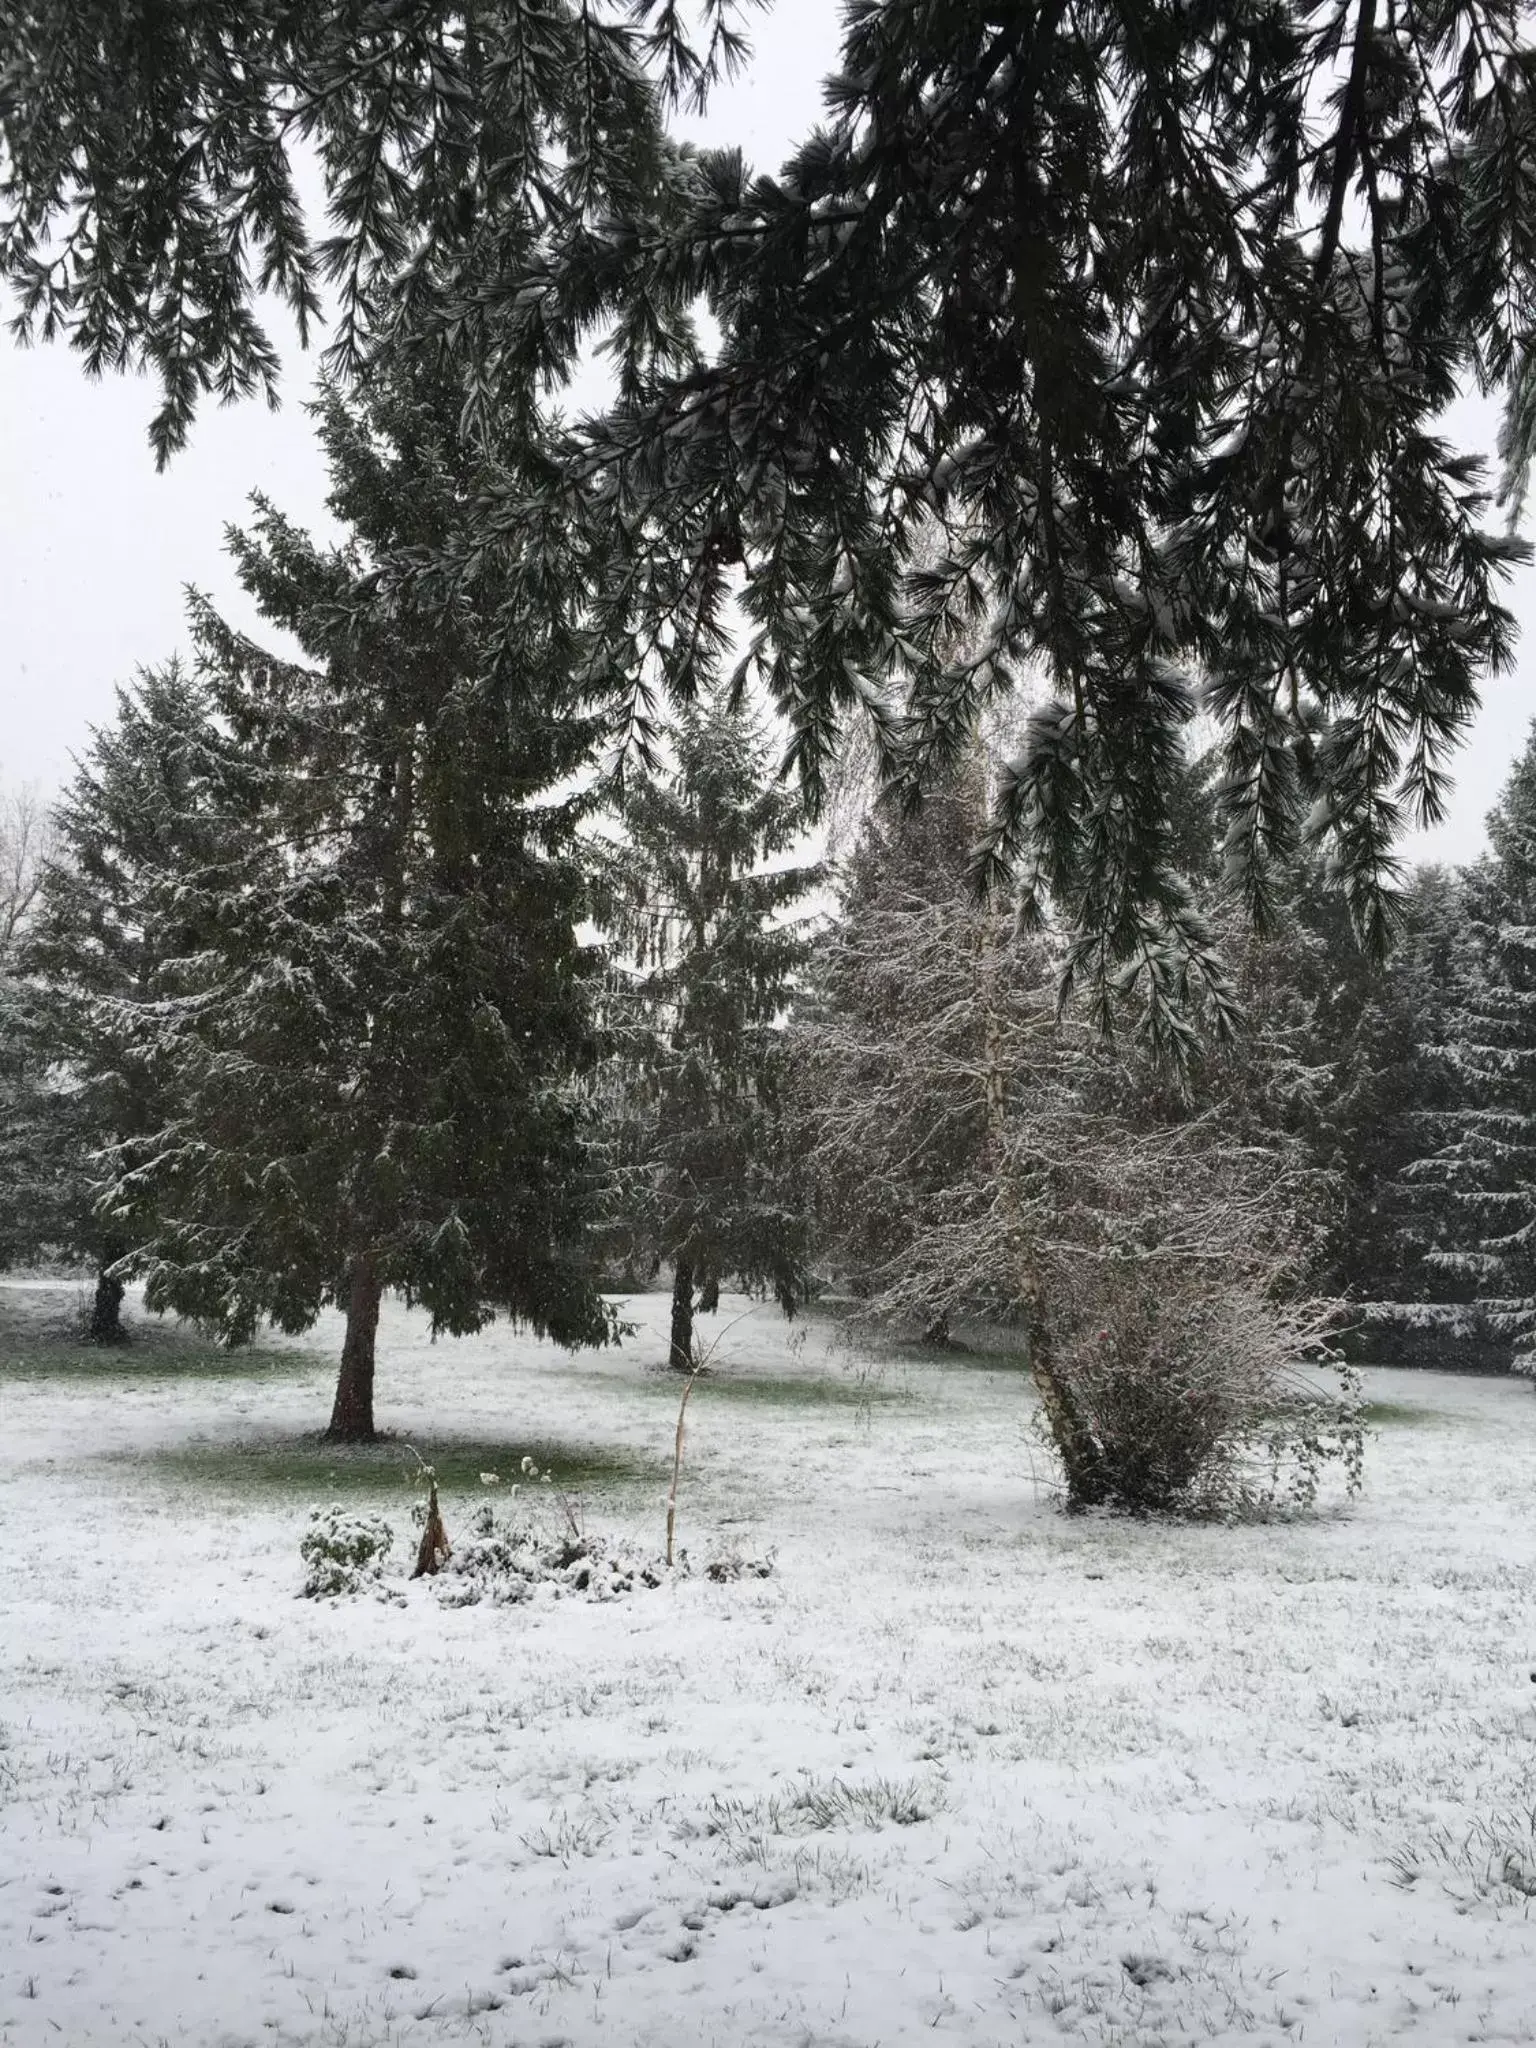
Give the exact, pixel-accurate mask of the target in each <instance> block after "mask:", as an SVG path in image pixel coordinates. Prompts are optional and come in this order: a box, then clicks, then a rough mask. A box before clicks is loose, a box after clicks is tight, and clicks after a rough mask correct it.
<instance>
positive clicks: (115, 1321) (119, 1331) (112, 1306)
mask: <svg viewBox="0 0 1536 2048" xmlns="http://www.w3.org/2000/svg"><path fill="white" fill-rule="evenodd" d="M122 1309H123V1283H122V1281H121V1280H118V1279H115V1278H114V1277H113V1275H112V1274H111V1273H109V1272H108V1271H107V1269H106V1267H105V1266H103V1267H102V1269H101V1271H100V1272H99V1273H98V1274H97V1275H96V1294H95V1298H94V1299H93V1301H92V1302H91V1316H90V1321H89V1322H88V1323H87V1324H86V1326H85V1334H86V1336H87V1338H88V1339H89V1341H90V1342H91V1343H92V1344H126V1343H127V1341H128V1333H127V1331H126V1330H125V1329H124V1328H123V1316H122Z"/></svg>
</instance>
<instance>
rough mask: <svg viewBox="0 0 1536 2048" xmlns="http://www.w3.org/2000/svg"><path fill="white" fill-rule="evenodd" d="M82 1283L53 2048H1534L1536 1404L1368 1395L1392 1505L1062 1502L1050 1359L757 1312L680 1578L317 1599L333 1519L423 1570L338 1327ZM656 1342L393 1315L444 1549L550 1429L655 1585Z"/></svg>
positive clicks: (12, 1579)
mask: <svg viewBox="0 0 1536 2048" xmlns="http://www.w3.org/2000/svg"><path fill="white" fill-rule="evenodd" d="M72 1301H73V1296H72V1293H71V1292H70V1291H68V1290H59V1289H54V1290H44V1289H33V1290H29V1289H21V1288H14V1287H13V1288H9V1289H5V1290H0V1386H3V1392H4V1399H5V1405H6V1411H7V1419H6V1428H5V1432H4V1438H3V1446H0V1557H3V1559H4V1566H3V1576H0V1656H3V1667H4V1669H3V1680H0V1685H3V1690H0V2042H3V2043H5V2044H7V2048H9V2044H15V2048H34V2044H44V2043H47V2044H55V2043H62V2044H64V2048H98V2044H99V2048H108V2044H111V2048H122V2044H146V2048H154V2044H159V2043H170V2044H177V2048H180V2044H188V2048H213V2044H230V2043H241V2044H262V2048H266V2044H279V2043H299V2042H303V2043H317V2044H318V2043H326V2044H338V2048H339V2044H352V2048H365V2044H366V2048H372V2044H384V2043H394V2042H400V2043H417V2042H420V2043H430V2042H438V2041H484V2042H490V2043H514V2042H515V2043H519V2044H529V2048H532V2044H539V2043H543V2044H553V2043H556V2042H565V2043H571V2044H579V2048H587V2044H599V2043H607V2044H613V2048H624V2044H630V2043H634V2044H640V2043H647V2044H655V2048H692V2044H717V2048H747V2044H768V2043H773V2044H786V2048H788V2044H805V2048H876V2044H879V2048H897V2044H906V2043H917V2042H929V2041H932V2040H933V2039H935V2038H938V2039H940V2040H949V2041H952V2042H956V2043H965V2044H967V2048H972V2044H974V2048H990V2044H993V2043H998V2044H1001V2043H1008V2044H1014V2048H1017V2044H1037V2043H1044V2044H1049V2043H1052V2042H1056V2041H1067V2042H1092V2043H1101V2044H1116V2048H1121V2044H1123V2048H1131V2044H1138V2048H1141V2044H1145V2048H1151V2044H1154V2043H1166V2044H1172V2043H1183V2042H1227V2041H1233V2042H1237V2041H1241V2042H1245V2043H1248V2042H1263V2043H1279V2042H1305V2043H1308V2044H1311V2048H1321V2044H1327V2043H1338V2044H1348V2048H1369V2044H1371V2043H1374V2042H1389V2041H1391V2042H1395V2041H1399V2040H1403V2041H1415V2042H1421V2043H1424V2044H1426V2048H1433V2044H1440V2043H1451V2042H1461V2041H1507V2042H1519V2043H1528V2042H1530V2041H1531V2040H1532V2039H1533V2038H1536V1903H1533V1894H1536V1842H1533V1837H1532V1825H1533V1823H1532V1812H1533V1808H1536V1685H1533V1684H1532V1683H1531V1678H1530V1673H1531V1670H1532V1668H1533V1666H1536V1625H1533V1615H1532V1604H1531V1588H1532V1584H1533V1574H1532V1562H1533V1550H1536V1518H1533V1516H1532V1512H1531V1504H1532V1470H1533V1461H1532V1439H1533V1435H1536V1401H1533V1399H1532V1394H1531V1390H1530V1388H1529V1386H1527V1385H1524V1384H1522V1383H1519V1382H1512V1381H1486V1380H1460V1379H1454V1378H1451V1377H1448V1376H1442V1375H1426V1374H1409V1373H1395V1374H1394V1373H1381V1372H1379V1373H1376V1374H1373V1375H1371V1376H1370V1395H1371V1398H1372V1400H1373V1402H1374V1403H1376V1404H1377V1417H1378V1420H1379V1430H1378V1433H1377V1435H1376V1437H1375V1438H1374V1440H1373V1442H1372V1444H1371V1446H1370V1452H1369V1457H1368V1464H1367V1491H1366V1494H1365V1496H1364V1497H1363V1499H1362V1500H1361V1501H1360V1502H1358V1503H1357V1504H1356V1505H1355V1506H1354V1507H1353V1508H1352V1509H1351V1510H1350V1511H1348V1512H1347V1513H1343V1514H1339V1513H1337V1512H1335V1511H1333V1510H1332V1509H1330V1510H1329V1511H1328V1512H1327V1513H1325V1514H1324V1515H1322V1516H1320V1517H1319V1518H1318V1519H1316V1520H1314V1521H1312V1522H1310V1523H1305V1524H1297V1525H1292V1526H1288V1527H1280V1528H1273V1527H1272V1528H1252V1529H1219V1528H1169V1527H1152V1526H1138V1525H1135V1524H1130V1523H1126V1522H1115V1521H1107V1520H1087V1521H1082V1522H1068V1521H1066V1520H1064V1519H1063V1518H1062V1517H1061V1516H1060V1515H1059V1514H1058V1513H1057V1512H1056V1510H1055V1508H1054V1507H1053V1505H1052V1503H1051V1500H1050V1498H1049V1495H1048V1491H1047V1489H1046V1488H1045V1486H1044V1484H1043V1483H1041V1484H1038V1485H1037V1479H1036V1475H1039V1478H1040V1480H1041V1481H1042V1482H1043V1478H1044V1466H1043V1461H1042V1460H1041V1457H1040V1454H1039V1452H1038V1451H1037V1450H1036V1449H1035V1448H1034V1446H1033V1445H1032V1442H1031V1440H1030V1437H1029V1434H1028V1425H1029V1417H1030V1413H1031V1405H1032V1404H1031V1399H1030V1395H1029V1392H1028V1389H1027V1385H1026V1382H1025V1381H1024V1379H1023V1377H1022V1376H1021V1375H1020V1373H1019V1372H1018V1371H1017V1370H1016V1369H1008V1368H1007V1367H1006V1366H987V1365H985V1364H983V1363H978V1362H963V1363H955V1364H950V1365H944V1366H941V1365H939V1364H936V1363H933V1362H925V1361H922V1360H912V1361H906V1362H896V1363H891V1364H888V1365H887V1366H885V1367H884V1368H880V1367H878V1366H872V1364H871V1362H870V1361H867V1360H865V1361H861V1360H860V1359H858V1358H857V1357H854V1356H851V1355H850V1354H849V1353H848V1352H847V1351H846V1350H844V1349H842V1348H840V1347H839V1346H838V1345H837V1344H836V1343H835V1342H834V1340H833V1333H832V1331H831V1329H830V1327H829V1326H828V1325H827V1324H825V1323H821V1322H815V1321H813V1322H812V1323H811V1324H810V1325H809V1326H807V1327H805V1328H803V1329H802V1330H801V1331H799V1332H796V1333H793V1334H792V1335H791V1334H790V1333H786V1330H785V1328H784V1326H783V1325H782V1324H781V1323H780V1322H779V1321H778V1320H777V1318H776V1316H775V1315H774V1314H773V1313H772V1312H770V1311H766V1310H757V1311H754V1312H753V1313H751V1314H750V1315H748V1316H746V1317H745V1319H743V1320H740V1321H738V1322H736V1323H735V1324H734V1326H733V1327H731V1328H730V1329H729V1330H728V1332H727V1333H726V1335H725V1336H724V1338H723V1340H722V1343H721V1346H720V1355H719V1361H718V1362H719V1364H720V1366H721V1371H720V1373H719V1376H718V1377H717V1378H715V1379H713V1380H709V1381H704V1382H701V1383H700V1385H699V1386H698V1388H697V1389H696V1392H695V1394H694V1397H693V1403H692V1407H691V1411H690V1425H691V1427H690V1438H689V1445H688V1461H687V1464H686V1467H685V1471H684V1476H683V1485H682V1493H681V1508H680V1517H679V1539H680V1541H681V1542H682V1543H683V1544H684V1545H685V1546H686V1547H687V1548H688V1550H689V1552H690V1553H691V1559H692V1564H693V1566H694V1569H693V1571H692V1572H691V1573H690V1574H689V1575H687V1576H683V1577H678V1578H675V1579H674V1580H672V1581H670V1582H668V1583H666V1584H665V1585H663V1586H662V1587H661V1589H660V1590H657V1591H642V1590H637V1591H636V1592H635V1593H634V1594H633V1595H631V1596H629V1597H626V1598H623V1599H619V1600H614V1601H609V1602H604V1603H597V1602H593V1601H589V1600H584V1599H581V1598H564V1599H559V1600H556V1599H555V1598H553V1597H552V1596H551V1597H549V1598H545V1599H540V1600H536V1601H535V1602H533V1603H532V1604H530V1605H524V1606H515V1607H502V1606H493V1605H490V1604H481V1605H477V1606H467V1607H449V1606H446V1605H444V1604H443V1603H442V1601H441V1599H440V1598H439V1593H438V1591H437V1590H436V1589H435V1588H434V1586H433V1585H432V1584H431V1583H429V1582H425V1581H423V1582H418V1583H416V1584H414V1585H411V1586H409V1588H408V1589H407V1588H406V1586H405V1581H404V1579H403V1577H399V1576H398V1575H397V1576H396V1577H395V1578H393V1579H391V1580H390V1581H389V1582H388V1583H389V1584H390V1585H391V1586H394V1587H397V1588H398V1589H399V1590H400V1591H401V1592H402V1593H403V1596H404V1597H403V1598H400V1599H396V1598H386V1599H380V1598H377V1597H371V1596H368V1595H363V1596H360V1597H357V1598H354V1599H349V1600H342V1601H338V1602H324V1601H306V1600H301V1599H299V1598H298V1597H296V1594H297V1588H298V1586H299V1584H300V1581H301V1575H302V1573H301V1566H300V1563H299V1558H298V1551H297V1545H298V1541H299V1538H300V1535H301V1534H302V1533H303V1530H304V1527H305V1523H306V1515H307V1510H308V1508H309V1507H310V1505H312V1504H316V1503H322V1502H325V1501H328V1500H331V1499H335V1498H342V1497H345V1499H346V1500H347V1502H348V1504H349V1505H359V1504H361V1505H364V1506H367V1507H370V1508H380V1509H382V1510H383V1511H385V1512H387V1513H389V1514H390V1515H391V1516H392V1518H393V1519H394V1520H395V1521H396V1523H397V1525H398V1529H399V1541H398V1542H397V1549H396V1553H395V1562H396V1564H397V1566H399V1567H402V1568H403V1566H404V1565H405V1564H406V1563H407V1562H408V1558H407V1557H406V1556H404V1555H402V1553H403V1552H405V1551H406V1549H407V1547H408V1544H409V1539H410V1536H411V1531H410V1529H409V1522H408V1509H409V1504H410V1499H411V1495H410V1492H409V1489H408V1487H407V1486H406V1484H405V1481H404V1477H403V1474H404V1471H405V1467H406V1465H407V1464H408V1463H409V1460H408V1458H407V1457H406V1455H405V1454H404V1452H403V1450H402V1449H401V1448H400V1447H399V1446H394V1447H390V1448H389V1449H388V1450H386V1451H383V1452H379V1453H368V1454H356V1455H353V1456H350V1457H342V1456H338V1454H337V1453H335V1452H334V1451H328V1450H326V1449H324V1448H323V1447H320V1446H317V1445H315V1444H314V1443H313V1442H306V1441H305V1432H306V1431H313V1430H316V1429H318V1428H320V1427H321V1426H323V1424H324V1421H325V1417H326V1414H327V1412H328V1401H329V1380H330V1370H331V1360H332V1358H333V1356H334V1354H335V1351H336V1349H337V1346H338V1343H339V1336H338V1331H337V1328H336V1326H335V1324H334V1323H331V1324H328V1325H327V1326H324V1327H322V1328H321V1329H319V1330H318V1331H317V1332H316V1333H315V1334H314V1337H313V1339H312V1340H311V1341H310V1343H309V1345H308V1346H307V1347H295V1346H293V1345H289V1346H287V1347H286V1348H283V1347H280V1346H277V1345H273V1346H271V1347H268V1348H264V1349H258V1350H256V1351H254V1352H252V1353H249V1354H246V1355H244V1356H242V1357H237V1358H233V1359H231V1358H228V1357H220V1356H218V1355H216V1354H215V1355H213V1356H211V1357H210V1355H209V1354H208V1353H207V1352H206V1351H204V1350H202V1349H201V1348H200V1347H199V1346H198V1345H197V1344H196V1343H195V1342H194V1341H192V1340H190V1339H177V1338H175V1337H174V1336H172V1335H170V1334H167V1335H163V1336H161V1335H158V1334H153V1335H151V1336H150V1337H148V1338H147V1339H146V1340H145V1341H144V1342H143V1343H141V1344H140V1345H139V1346H138V1347H136V1348H135V1350H133V1351H132V1352H130V1353H128V1354H126V1355H122V1356H115V1357H108V1358H100V1357H95V1356H93V1355H92V1354H90V1353H88V1352H81V1351H79V1350H77V1349H75V1348H74V1347H72V1346H71V1345H70V1344H68V1342H67V1341H65V1340H64V1339H62V1338H60V1337H59V1336H58V1335H56V1334H54V1331H53V1327H52V1326H53V1325H54V1324H55V1323H57V1322H58V1321H59V1320H60V1319H61V1318H62V1317H63V1316H64V1315H65V1314H66V1313H67V1311H68V1309H69V1307H70V1306H71V1305H72ZM665 1307H666V1304H665V1301H664V1298H663V1297H661V1296H659V1295H658V1296H655V1297H652V1298H649V1299H647V1300H645V1301H642V1302H639V1303H636V1304H633V1305H632V1308H633V1310H634V1312H636V1313H637V1314H639V1315H641V1316H642V1317H643V1318H644V1320H645V1322H646V1325H647V1327H646V1330H645V1332H644V1333H643V1334H642V1335H641V1336H639V1337H637V1338H635V1339H633V1340H632V1341H631V1342H630V1343H629V1344H628V1345H626V1346H625V1347H624V1349H623V1350H622V1351H616V1352H609V1353H589V1354H585V1355H583V1356H579V1357H576V1358H572V1357H570V1356H568V1355H565V1354H563V1353H561V1352H559V1351H557V1350H555V1349H554V1348H553V1347H550V1346H546V1345H540V1344H537V1343H535V1342H533V1341H531V1340H527V1339H520V1338H513V1337H510V1336H509V1335H508V1334H507V1333H506V1332H504V1331H498V1330H494V1329H493V1330H491V1331H488V1332H486V1333H485V1334H484V1335H482V1336H481V1337H478V1338H474V1339H469V1340H464V1341H461V1342H445V1343H440V1344H437V1345H435V1346H434V1345H431V1344H429V1343H428V1341H427V1338H426V1333H425V1330H424V1327H423V1324H422V1322H421V1320H420V1319H419V1318H417V1317H415V1316H413V1315H411V1314H409V1313H407V1312H406V1311H405V1310H403V1309H401V1308H398V1307H396V1308H394V1309H393V1310H389V1309H386V1318H385V1323H384V1327H383V1329H382V1331H381V1340H380V1373H381V1412H382V1417H383V1420H384V1422H385V1424H386V1425H387V1426H388V1427H389V1428H391V1429H393V1430H395V1431H398V1432H399V1434H400V1436H401V1437H402V1438H407V1439H409V1441H410V1442H411V1443H413V1444H415V1445H417V1446H418V1447H419V1448H420V1449H421V1450H422V1451H423V1453H424V1454H426V1455H427V1456H428V1457H431V1458H433V1459H434V1460H435V1461H436V1463H437V1466H438V1469H439V1471H440V1473H441V1474H442V1475H443V1476H444V1482H445V1484H444V1492H443V1508H444V1513H445V1516H446V1519H447V1523H448V1529H449V1533H450V1535H452V1536H454V1537H462V1535H463V1534H464V1532H465V1531H466V1529H467V1526H468V1523H469V1519H470V1516H471V1514H472V1512H473V1510H474V1509H475V1508H476V1507H477V1506H478V1505H479V1504H480V1498H482V1497H483V1496H481V1493H480V1486H479V1479H478V1474H479V1473H480V1472H481V1471H489V1470H499V1471H500V1472H501V1473H502V1474H503V1475H504V1476H509V1475H511V1474H512V1473H514V1472H515V1470H516V1466H517V1462H518V1459H519V1458H520V1457H521V1456H522V1454H523V1453H524V1452H529V1453H531V1454H532V1455H534V1456H535V1457H536V1458H538V1459H539V1461H540V1463H541V1464H547V1465H549V1466H551V1467H552V1468H553V1469H554V1470H555V1472H556V1475H557V1477H558V1478H560V1479H562V1480H563V1481H565V1482H568V1483H570V1484H573V1485H575V1486H577V1487H579V1488H580V1490H581V1492H582V1494H583V1496H584V1498H585V1503H586V1515H587V1519H588V1523H589V1526H590V1527H591V1528H592V1529H593V1530H594V1531H597V1532H601V1533H603V1534H607V1535H611V1536H613V1537H615V1538H617V1539H622V1540H623V1541H624V1542H625V1543H626V1544H628V1545H629V1546H630V1547H632V1548H634V1549H636V1550H643V1551H644V1552H646V1553H647V1554H651V1555H654V1554H656V1553H657V1552H659V1550H660V1547H661V1542H662V1534H663V1495H664V1493H665V1489H666V1482H667V1474H668V1471H669V1466H670V1455H671V1436H672V1428H673V1422H674V1417H675V1409H676V1393H677V1389H676V1386H675V1384H674V1383H672V1382H670V1381H668V1380H666V1379H665V1378H663V1377H661V1376H659V1375H658V1374H656V1373H655V1372H652V1371H648V1370H647V1366H648V1365H649V1364H650V1363H652V1362H653V1361H655V1360H657V1359H659V1358H660V1357H661V1355H662V1353H663V1350H664V1343H663V1315H664V1311H665ZM739 1307H740V1304H737V1305H736V1308H739ZM733 1313H735V1309H733V1308H732V1307H730V1306H728V1307H727V1309H726V1312H725V1313H724V1314H723V1315H722V1317H721V1318H720V1319H719V1323H718V1324H714V1323H709V1322H706V1323H705V1325H704V1326H703V1327H704V1333H705V1335H706V1338H707V1336H708V1335H709V1334H710V1332H711V1331H712V1330H713V1329H715V1328H717V1327H719V1324H724V1323H727V1322H729V1321H730V1317H731V1315H732V1314H733ZM540 1505H541V1506H542V1505H543V1503H540ZM771 1548H776V1550H777V1560H776V1569H775V1572H774V1575H773V1576H772V1577H770V1578H768V1579H756V1578H744V1579H739V1580H736V1581H733V1582H730V1583H715V1582H712V1581H711V1580H710V1579H709V1578H708V1577H707V1576H706V1575H705V1573H704V1572H703V1570H702V1566H703V1565H704V1564H705V1563H706V1562H707V1561H708V1560H709V1559H711V1558H714V1557H718V1556H721V1555H724V1554H726V1553H728V1552H733V1551H734V1552H739V1553H740V1554H741V1555H743V1556H745V1557H762V1556H764V1555H765V1554H766V1553H767V1552H768V1551H769V1550H770V1549H771Z"/></svg>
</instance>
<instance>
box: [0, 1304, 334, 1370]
mask: <svg viewBox="0 0 1536 2048" xmlns="http://www.w3.org/2000/svg"><path fill="white" fill-rule="evenodd" d="M329 1370H332V1368H331V1367H330V1363H329V1361H328V1360H327V1359H325V1358H322V1357H318V1356H317V1355H316V1354H315V1353H314V1352H312V1351H298V1350H293V1351H288V1350H281V1349H279V1348H277V1347H276V1346H268V1345H264V1344H263V1345H252V1346H247V1347H244V1348H242V1349H240V1350H238V1351H229V1350H226V1349H225V1347H224V1346H223V1345H220V1344H215V1343H213V1342H211V1341H210V1340H209V1339H208V1338H207V1337H203V1336H200V1335H199V1334H198V1333H197V1331H195V1330H189V1329H186V1328H184V1327H183V1326H181V1325H179V1324H160V1323H143V1322H138V1321H135V1323H134V1324H133V1326H132V1336H131V1339H130V1341H129V1342H128V1343H126V1344H82V1343H81V1341H80V1339H79V1337H78V1335H77V1334H76V1333H75V1330H74V1328H73V1325H72V1324H70V1323H50V1322H43V1321H41V1320H40V1319H32V1320H29V1321H28V1322H26V1323H23V1324H21V1325H20V1326H18V1325H17V1324H15V1323H8V1324H7V1325H0V1383H3V1382H5V1381H13V1382H14V1381H27V1380H54V1381H60V1382H71V1381H73V1382H85V1381H88V1382H91V1383H93V1384H110V1385H113V1386H118V1387H133V1386H144V1385H147V1384H150V1383H156V1384H163V1383H164V1382H165V1381H167V1380H261V1379H272V1378H276V1377H279V1376H282V1375H290V1374H294V1373H305V1372H316V1371H329Z"/></svg>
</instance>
